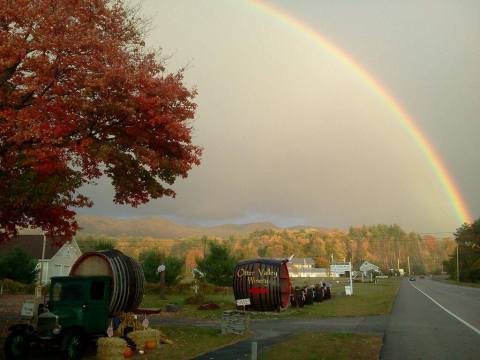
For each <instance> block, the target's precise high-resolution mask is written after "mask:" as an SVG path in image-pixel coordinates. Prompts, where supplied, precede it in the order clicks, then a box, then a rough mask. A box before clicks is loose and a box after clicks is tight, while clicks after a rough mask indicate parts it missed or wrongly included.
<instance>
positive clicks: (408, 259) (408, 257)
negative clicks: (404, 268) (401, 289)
mask: <svg viewBox="0 0 480 360" xmlns="http://www.w3.org/2000/svg"><path fill="white" fill-rule="evenodd" d="M407 262H408V276H410V256H407Z"/></svg>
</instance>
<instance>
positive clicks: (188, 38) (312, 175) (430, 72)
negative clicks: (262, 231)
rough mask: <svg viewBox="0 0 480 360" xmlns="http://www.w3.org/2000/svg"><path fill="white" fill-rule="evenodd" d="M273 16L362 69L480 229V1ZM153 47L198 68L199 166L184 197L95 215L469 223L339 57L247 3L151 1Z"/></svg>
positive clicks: (291, 9)
mask: <svg viewBox="0 0 480 360" xmlns="http://www.w3.org/2000/svg"><path fill="white" fill-rule="evenodd" d="M272 3H274V4H276V5H277V6H280V7H281V8H283V9H285V10H286V11H287V12H288V13H290V14H292V15H294V16H295V17H297V18H299V19H302V21H304V22H305V23H308V24H309V25H310V26H311V27H313V28H315V29H317V30H318V31H319V32H321V33H322V34H323V35H324V36H325V37H327V38H328V39H330V40H331V41H332V42H333V43H334V44H335V45H336V46H338V47H339V48H341V49H343V50H344V51H346V52H347V53H349V54H350V55H351V56H352V58H353V59H355V60H356V62H358V63H360V64H362V66H364V67H365V68H366V69H367V70H368V71H369V72H370V73H371V74H372V75H373V76H374V77H375V78H376V79H378V80H379V81H380V82H381V83H382V84H383V85H384V86H385V88H387V89H388V91H389V92H390V93H391V94H392V95H393V97H394V98H396V99H397V100H398V101H399V102H400V103H401V104H402V105H403V107H404V108H405V109H406V111H407V112H408V113H409V114H410V115H411V116H412V117H413V118H414V119H415V122H416V123H417V124H418V125H419V127H420V128H421V129H423V131H424V133H425V134H426V136H427V137H428V139H429V140H430V141H431V143H432V144H433V145H434V147H435V148H436V150H437V152H438V153H439V155H440V157H441V158H442V159H443V160H444V162H445V164H446V166H447V168H448V169H449V172H450V173H451V174H452V175H453V178H454V180H455V181H456V183H457V184H458V186H459V188H460V190H461V193H462V195H463V197H464V198H465V200H466V201H467V204H468V207H469V209H470V211H471V213H472V214H473V215H474V217H476V218H478V217H479V216H480V191H479V187H478V184H479V183H480V157H479V155H480V145H479V134H480V118H479V114H480V96H479V95H480V1H475V0H472V1H442V0H431V1H418V0H415V1H388V0H385V1H372V0H364V1H357V0H352V1H327V0H325V1H320V0H291V1H287V0H282V1H274V2H273V1H272ZM142 12H143V13H144V14H145V15H146V16H147V17H149V18H150V19H151V21H152V30H151V32H150V34H149V36H148V42H147V43H148V45H149V46H151V47H156V48H158V47H161V48H162V49H163V54H165V55H169V56H170V59H169V60H168V63H167V68H168V69H169V70H171V71H175V70H177V69H178V68H179V67H181V66H184V65H188V70H187V72H186V77H185V81H186V83H187V84H188V85H189V86H196V87H197V88H198V92H199V95H198V97H197V103H198V105H199V107H198V112H197V116H196V120H195V122H194V128H195V130H194V139H195V143H196V144H199V145H201V146H203V147H204V149H205V150H204V156H203V162H202V164H201V166H199V167H198V168H196V169H194V170H193V171H192V172H191V174H190V176H189V177H188V178H187V179H185V180H179V181H178V182H177V184H176V185H175V190H176V191H177V198H176V199H174V200H171V199H160V200H156V201H152V202H151V203H149V204H148V205H144V206H141V207H139V208H137V209H131V208H129V207H124V206H115V205H113V203H112V197H113V194H112V190H111V186H110V185H109V182H108V180H106V179H102V180H101V181H100V182H99V184H98V185H97V186H95V187H88V188H87V189H86V192H87V194H88V195H90V196H91V197H92V199H93V200H94V202H95V206H94V207H93V208H92V209H88V210H81V211H80V213H82V214H85V213H88V214H101V215H111V216H152V215H160V216H165V217H169V218H172V219H174V220H176V221H178V222H182V223H189V224H202V225H210V224H219V223H225V222H234V223H244V222H252V221H271V222H273V223H275V224H277V225H282V226H291V225H297V224H308V225H315V226H326V227H341V228H347V227H348V226H349V225H361V224H375V223H388V224H390V223H398V224H400V225H401V226H403V227H404V228H405V229H407V230H416V231H419V232H441V231H452V230H454V229H455V228H456V227H457V226H458V225H459V224H458V219H457V217H456V215H455V212H454V210H453V208H452V206H451V203H450V201H449V198H448V196H447V195H446V193H445V192H444V189H443V188H442V187H441V186H440V183H439V181H438V178H437V177H436V176H435V174H434V173H433V171H432V168H431V166H430V165H429V163H428V161H427V159H426V158H425V156H424V155H423V153H422V152H421V151H420V149H419V148H418V146H417V145H416V143H415V142H414V140H413V139H412V138H411V137H409V135H408V134H407V133H406V131H405V130H404V128H403V127H402V125H401V123H400V122H399V121H398V117H397V116H396V115H395V114H394V113H393V112H392V110H391V109H390V108H388V107H386V105H385V102H384V101H382V100H381V98H379V96H378V95H376V94H375V93H373V92H372V91H371V90H370V89H369V88H368V86H367V85H366V84H365V83H364V82H362V80H361V78H359V77H358V75H357V74H355V73H353V72H352V71H351V70H349V68H347V67H346V66H345V65H344V64H342V62H341V61H339V60H338V59H337V58H336V57H335V56H334V55H332V54H331V53H329V52H328V51H326V50H325V49H324V48H323V47H322V46H321V45H319V44H318V43H317V42H315V41H312V39H311V38H309V37H307V36H305V35H304V34H303V33H302V32H300V31H299V30H297V29H295V28H293V27H289V26H287V25H285V23H284V22H282V21H280V20H279V19H278V18H276V17H273V16H271V15H269V14H266V13H264V12H261V11H259V10H258V8H256V7H255V6H252V5H251V4H250V3H249V2H248V1H242V0H238V1H234V0H228V1H227V0H188V1H187V0H161V1H158V0H144V1H142Z"/></svg>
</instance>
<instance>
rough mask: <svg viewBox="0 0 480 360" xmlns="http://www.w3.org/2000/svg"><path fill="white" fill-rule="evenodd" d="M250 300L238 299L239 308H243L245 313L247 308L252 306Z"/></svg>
mask: <svg viewBox="0 0 480 360" xmlns="http://www.w3.org/2000/svg"><path fill="white" fill-rule="evenodd" d="M250 304H251V302H250V298H246V299H237V306H243V311H245V306H247V305H250Z"/></svg>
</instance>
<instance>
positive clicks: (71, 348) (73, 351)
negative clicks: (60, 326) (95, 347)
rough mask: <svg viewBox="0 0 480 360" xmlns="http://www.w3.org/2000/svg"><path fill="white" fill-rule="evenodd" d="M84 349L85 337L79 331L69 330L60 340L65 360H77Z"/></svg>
mask: <svg viewBox="0 0 480 360" xmlns="http://www.w3.org/2000/svg"><path fill="white" fill-rule="evenodd" d="M84 349H85V336H84V334H83V332H82V331H80V330H69V331H68V332H67V333H66V334H65V335H64V336H63V339H62V351H63V355H64V359H65V360H79V359H80V358H81V357H82V354H83V350H84Z"/></svg>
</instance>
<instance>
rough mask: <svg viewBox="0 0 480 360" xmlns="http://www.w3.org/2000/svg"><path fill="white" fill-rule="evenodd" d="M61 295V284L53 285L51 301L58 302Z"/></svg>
mask: <svg viewBox="0 0 480 360" xmlns="http://www.w3.org/2000/svg"><path fill="white" fill-rule="evenodd" d="M61 293H62V284H60V283H55V285H53V301H59V300H60V294H61Z"/></svg>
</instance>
